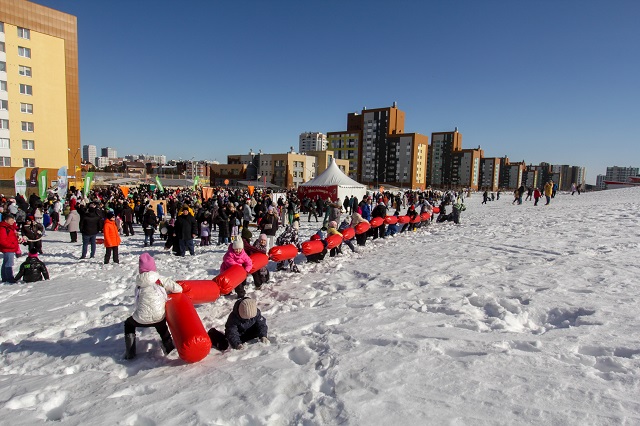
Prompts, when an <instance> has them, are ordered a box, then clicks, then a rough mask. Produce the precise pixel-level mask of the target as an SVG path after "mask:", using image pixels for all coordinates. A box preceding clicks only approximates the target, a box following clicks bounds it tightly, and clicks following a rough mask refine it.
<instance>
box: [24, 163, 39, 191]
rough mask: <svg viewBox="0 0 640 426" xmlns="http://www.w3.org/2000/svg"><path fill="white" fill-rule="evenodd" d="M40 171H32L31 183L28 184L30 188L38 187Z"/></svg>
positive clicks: (35, 168)
mask: <svg viewBox="0 0 640 426" xmlns="http://www.w3.org/2000/svg"><path fill="white" fill-rule="evenodd" d="M38 170H40V169H39V168H37V167H34V168H33V169H31V174H30V175H29V183H28V184H27V186H28V187H29V188H37V187H38Z"/></svg>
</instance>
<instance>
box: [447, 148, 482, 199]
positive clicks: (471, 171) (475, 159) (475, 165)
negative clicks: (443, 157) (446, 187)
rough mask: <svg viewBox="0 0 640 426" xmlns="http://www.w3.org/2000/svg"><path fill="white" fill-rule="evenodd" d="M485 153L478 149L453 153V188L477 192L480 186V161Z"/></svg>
mask: <svg viewBox="0 0 640 426" xmlns="http://www.w3.org/2000/svg"><path fill="white" fill-rule="evenodd" d="M483 156H484V152H483V151H482V150H481V149H480V147H478V149H462V150H460V151H456V152H454V153H453V158H452V161H451V186H452V187H454V188H459V189H463V188H470V189H472V190H475V191H477V190H478V187H479V184H480V160H481V159H482V157H483Z"/></svg>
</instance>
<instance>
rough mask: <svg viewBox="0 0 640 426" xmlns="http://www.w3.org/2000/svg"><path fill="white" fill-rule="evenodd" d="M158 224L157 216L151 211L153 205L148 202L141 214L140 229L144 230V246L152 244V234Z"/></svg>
mask: <svg viewBox="0 0 640 426" xmlns="http://www.w3.org/2000/svg"><path fill="white" fill-rule="evenodd" d="M157 226H158V218H157V217H156V213H155V212H154V211H153V206H152V205H151V204H149V205H148V206H147V208H146V209H145V212H144V215H143V216H142V229H143V230H144V246H145V247H147V245H149V246H152V245H153V242H154V241H155V240H154V239H153V234H154V233H155V232H156V227H157Z"/></svg>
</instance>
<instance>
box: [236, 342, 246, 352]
mask: <svg viewBox="0 0 640 426" xmlns="http://www.w3.org/2000/svg"><path fill="white" fill-rule="evenodd" d="M233 349H235V350H238V351H241V350H243V349H244V345H243V344H242V343H240V344H239V345H238V346H236V347H235V348H233Z"/></svg>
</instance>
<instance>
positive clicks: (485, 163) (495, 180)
mask: <svg viewBox="0 0 640 426" xmlns="http://www.w3.org/2000/svg"><path fill="white" fill-rule="evenodd" d="M499 187H500V159H499V158H496V157H485V158H481V159H480V188H478V189H480V190H488V191H497V190H498V188H499Z"/></svg>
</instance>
